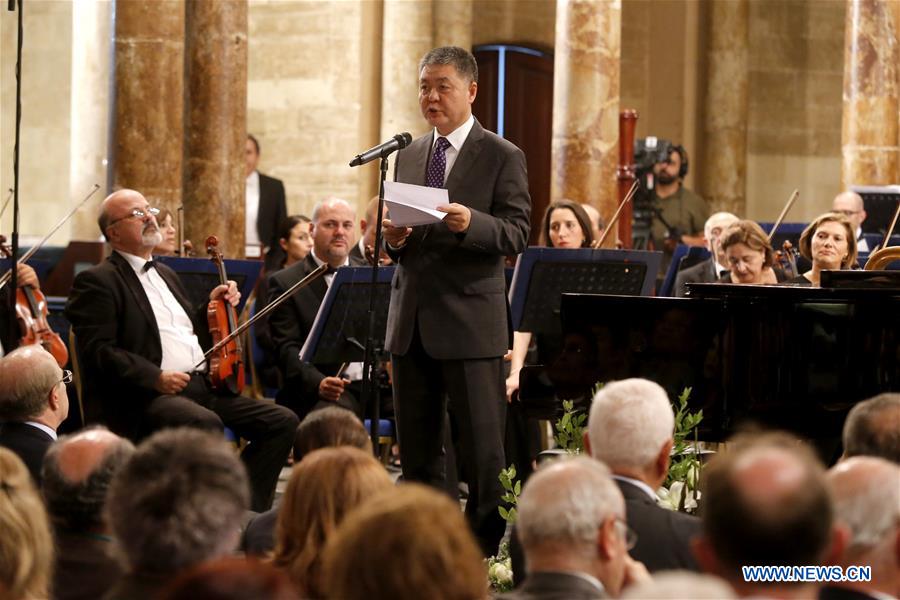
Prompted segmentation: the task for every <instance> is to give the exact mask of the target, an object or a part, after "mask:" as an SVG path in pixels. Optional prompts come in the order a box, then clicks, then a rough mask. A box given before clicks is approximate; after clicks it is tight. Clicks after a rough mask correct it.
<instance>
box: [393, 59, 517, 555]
mask: <svg viewBox="0 0 900 600" xmlns="http://www.w3.org/2000/svg"><path fill="white" fill-rule="evenodd" d="M477 90H478V67H477V64H476V63H475V58H474V57H473V56H472V55H471V54H470V53H469V52H468V51H467V50H464V49H462V48H457V47H442V48H436V49H434V50H431V51H429V52H428V53H427V54H426V55H425V57H424V58H423V59H422V60H421V61H420V63H419V106H420V109H421V111H422V115H423V117H424V118H425V120H426V121H427V122H428V124H429V125H430V126H431V127H432V128H433V129H432V131H429V132H428V134H426V135H425V136H422V137H420V138H418V139H416V140H414V141H413V142H412V143H411V144H410V145H409V146H407V147H406V148H404V149H402V150H400V152H399V153H398V154H397V158H396V163H395V179H396V180H397V181H399V182H402V183H412V184H417V185H423V186H424V185H427V186H429V187H436V188H444V189H446V190H447V192H448V196H449V202H450V203H449V204H446V205H442V206H439V207H438V210H441V211H443V212H446V213H447V214H446V216H445V217H444V219H443V220H442V221H441V222H440V223H434V224H430V225H420V226H416V227H403V226H400V225H399V224H398V225H397V226H394V224H393V223H392V222H391V221H390V219H388V220H386V221H385V229H384V238H385V242H386V247H387V250H388V254H389V255H390V256H391V258H392V259H393V260H394V262H395V263H396V264H397V267H396V271H395V272H394V280H393V283H392V288H391V303H390V309H389V311H388V324H387V339H386V343H385V346H386V348H387V350H388V351H390V352H391V361H392V365H393V381H394V404H395V411H396V414H397V427H398V430H399V441H400V460H401V463H402V465H403V475H404V478H405V479H406V480H407V481H419V482H424V483H427V484H430V485H433V486H435V487H438V488H442V487H443V485H444V481H445V477H446V473H445V461H444V456H443V440H444V435H443V429H444V423H445V418H444V414H445V411H447V410H448V409H449V412H450V416H451V418H452V419H453V421H454V422H455V425H456V430H457V431H458V433H459V442H460V443H459V449H460V457H461V463H462V465H463V471H464V472H465V474H466V478H467V479H468V484H469V498H468V501H467V503H466V514H467V517H468V518H469V523H470V524H471V525H472V528H473V530H474V531H475V534H476V537H477V538H478V539H479V542H480V543H481V547H482V550H483V551H484V552H485V554H486V555H488V556H490V555H492V554H494V553H495V552H496V550H497V546H498V544H499V542H500V539H501V538H502V537H503V533H504V530H505V528H506V527H505V525H506V524H505V522H504V520H503V519H502V518H501V517H500V515H499V514H498V511H497V508H498V506H499V504H500V496H501V495H502V494H503V488H502V487H501V486H500V482H499V481H498V479H497V473H499V472H500V470H501V469H503V468H504V467H505V465H504V452H503V438H502V435H503V423H504V413H505V405H506V403H505V402H504V395H505V394H504V385H503V381H504V379H503V356H504V355H505V354H506V352H507V350H508V349H509V347H510V344H511V342H512V340H511V338H512V335H511V331H510V320H509V307H508V305H507V302H506V294H505V292H506V282H505V278H504V271H503V268H504V257H505V256H508V255H515V254H519V253H521V252H522V251H523V250H524V249H525V246H526V244H527V243H528V233H529V228H530V220H529V215H530V212H531V198H530V196H529V194H528V177H527V174H526V167H525V155H524V153H523V152H522V151H521V150H520V149H519V148H517V147H516V146H514V145H513V144H511V143H510V142H509V141H507V140H504V139H503V138H501V137H498V136H497V135H495V134H493V133H491V132H489V131H486V130H485V129H483V128H482V126H481V125H480V124H479V123H478V121H476V120H475V118H474V117H473V116H472V107H471V105H472V102H473V101H474V100H475V95H476V93H477Z"/></svg>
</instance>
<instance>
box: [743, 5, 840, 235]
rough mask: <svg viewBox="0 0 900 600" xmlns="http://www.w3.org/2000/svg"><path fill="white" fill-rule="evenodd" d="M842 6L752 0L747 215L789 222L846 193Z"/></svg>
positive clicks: (818, 210) (804, 217)
mask: <svg viewBox="0 0 900 600" xmlns="http://www.w3.org/2000/svg"><path fill="white" fill-rule="evenodd" d="M844 10H845V6H844V3H843V2H823V1H821V0H795V1H792V2H785V1H784V0H755V1H753V2H750V107H749V111H750V114H749V123H748V126H749V127H748V134H749V143H748V156H747V216H748V217H750V218H753V219H758V220H762V221H773V220H775V218H776V217H777V216H778V214H779V212H780V211H781V208H782V206H783V204H784V203H785V201H786V200H787V198H788V196H789V195H790V193H791V191H792V190H793V189H794V188H799V189H800V198H799V200H798V201H797V203H796V204H795V205H794V208H793V210H792V211H791V213H790V214H789V215H788V217H787V220H788V221H803V220H808V219H810V218H812V217H814V216H815V215H817V214H819V213H821V212H823V211H824V210H826V209H828V208H830V206H831V200H832V198H833V197H834V195H835V194H837V193H838V192H839V191H840V175H841V159H840V156H841V92H842V80H843V60H844V58H843V43H844Z"/></svg>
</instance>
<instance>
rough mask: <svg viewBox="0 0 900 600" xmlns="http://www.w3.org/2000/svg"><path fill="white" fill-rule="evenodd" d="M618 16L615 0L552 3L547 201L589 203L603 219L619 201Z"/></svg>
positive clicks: (573, 0)
mask: <svg viewBox="0 0 900 600" xmlns="http://www.w3.org/2000/svg"><path fill="white" fill-rule="evenodd" d="M621 17H622V7H621V3H620V2H619V1H618V0H614V1H611V2H595V1H593V0H558V1H557V4H556V48H555V55H554V62H553V70H554V73H553V138H552V168H551V185H550V200H551V202H552V201H556V200H559V199H562V198H570V199H572V200H576V201H578V202H585V203H589V204H593V205H594V206H595V207H596V208H597V209H598V210H599V211H600V214H601V215H603V218H604V220H606V221H608V220H609V219H610V218H611V217H612V215H613V213H614V212H615V209H616V206H617V205H618V194H617V191H616V187H617V184H616V168H617V163H618V143H619V62H620V58H621ZM540 218H541V216H540V215H536V216H535V222H540ZM613 242H615V240H611V241H610V243H613Z"/></svg>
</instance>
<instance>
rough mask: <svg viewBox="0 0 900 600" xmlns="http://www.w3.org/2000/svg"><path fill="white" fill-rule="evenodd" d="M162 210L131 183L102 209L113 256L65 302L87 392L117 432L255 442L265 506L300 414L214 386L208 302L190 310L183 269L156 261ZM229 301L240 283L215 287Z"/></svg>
mask: <svg viewBox="0 0 900 600" xmlns="http://www.w3.org/2000/svg"><path fill="white" fill-rule="evenodd" d="M156 212H157V211H156V209H155V208H152V207H151V206H150V204H149V203H148V202H147V200H146V199H145V198H144V196H143V195H141V194H140V193H139V192H136V191H134V190H127V189H125V190H119V191H117V192H114V193H113V194H111V195H110V196H108V197H107V198H106V199H105V200H104V201H103V203H102V204H101V206H100V216H99V219H98V224H99V226H100V230H101V232H102V233H103V234H104V235H105V236H106V239H107V240H108V242H109V244H110V246H112V249H113V252H112V253H111V254H110V256H109V258H107V260H106V261H105V262H103V263H101V264H99V265H97V266H95V267H92V268H90V269H87V270H85V271H82V272H81V273H79V274H78V275H77V276H76V277H75V283H74V285H73V287H72V292H71V295H70V296H69V301H68V303H67V305H66V317H68V319H69V321H70V322H71V323H72V327H73V329H74V331H75V334H76V337H77V346H78V351H79V353H80V358H81V364H82V370H83V375H84V376H83V377H82V381H84V382H85V397H87V398H90V399H91V401H96V402H99V403H100V404H101V406H102V411H103V417H104V418H105V420H106V422H107V424H108V425H109V427H110V429H111V430H113V431H115V432H116V433H118V434H119V435H122V436H125V437H129V438H131V439H141V438H143V437H146V436H147V435H149V434H150V433H152V432H153V431H155V430H158V429H162V428H165V427H177V426H190V427H198V428H203V429H208V430H212V431H217V432H219V433H222V432H223V430H224V427H225V426H227V427H229V428H230V429H231V430H232V431H234V433H235V434H237V435H238V436H240V437H242V438H244V439H246V440H248V441H249V443H248V444H247V446H246V448H245V449H244V452H243V454H242V459H243V461H244V463H245V464H246V466H247V471H248V474H249V477H250V482H251V492H252V508H253V510H256V511H263V510H266V509H267V508H268V507H269V506H270V505H271V502H272V496H273V494H274V491H275V484H276V482H277V481H278V475H279V473H280V472H281V467H282V466H283V465H284V461H285V459H286V458H287V456H288V453H289V452H290V449H291V444H292V442H293V439H294V432H295V430H296V428H297V424H298V421H297V417H296V416H295V415H294V414H293V413H291V411H289V410H287V409H286V408H284V407H281V406H277V405H274V404H271V403H266V402H260V401H256V400H252V399H250V398H246V397H243V396H239V395H234V394H232V393H230V392H228V391H224V390H221V391H220V390H215V389H213V387H212V385H211V383H210V379H209V376H208V372H207V371H208V368H207V363H206V362H205V360H204V354H203V349H202V347H205V346H208V345H209V343H210V335H209V328H208V324H207V321H206V319H205V316H206V308H207V306H206V304H205V303H204V304H203V305H201V306H199V307H193V306H191V304H190V302H189V300H188V296H187V293H186V291H185V289H184V286H183V285H182V283H181V282H180V280H179V279H178V276H177V275H176V274H175V272H174V271H173V270H171V269H170V268H168V267H167V266H165V265H163V264H157V261H152V260H151V252H152V251H153V248H154V247H156V246H157V245H158V244H159V243H160V241H161V240H160V238H161V236H160V232H159V227H158V226H157V223H156V219H155V218H154V215H155V213H156ZM222 297H224V299H225V300H226V301H228V302H230V303H231V304H232V305H235V304H237V303H238V301H239V299H240V294H239V293H238V291H237V286H236V285H235V283H234V282H228V283H227V284H224V285H219V286H217V287H215V288H214V289H213V290H212V291H211V292H210V300H217V299H219V298H222Z"/></svg>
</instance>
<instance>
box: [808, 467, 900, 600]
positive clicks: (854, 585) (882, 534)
mask: <svg viewBox="0 0 900 600" xmlns="http://www.w3.org/2000/svg"><path fill="white" fill-rule="evenodd" d="M825 477H826V480H827V482H828V488H829V490H830V492H831V497H832V498H833V499H834V514H835V519H836V520H837V522H838V524H839V526H840V527H842V528H843V530H844V532H845V534H846V536H847V538H848V539H847V540H846V542H845V544H844V545H843V548H844V551H843V553H842V554H841V555H840V556H839V557H838V560H837V561H835V564H837V565H840V566H841V567H843V569H844V571H845V573H846V572H847V568H848V567H850V566H852V565H867V566H869V567H871V569H872V573H871V575H872V576H871V579H870V580H869V581H835V582H831V583H828V584H827V585H826V586H825V587H824V588H823V589H822V590H821V591H820V592H819V599H820V600H875V599H876V598H891V597H893V598H896V597H897V595H898V594H900V466H897V465H896V464H894V463H892V462H890V461H887V460H884V459H883V458H876V457H874V456H857V457H854V458H849V459H847V460H844V461H841V462H839V463H838V464H837V465H835V466H834V467H832V468H831V470H829V471H828V473H827V474H826V476H825Z"/></svg>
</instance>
